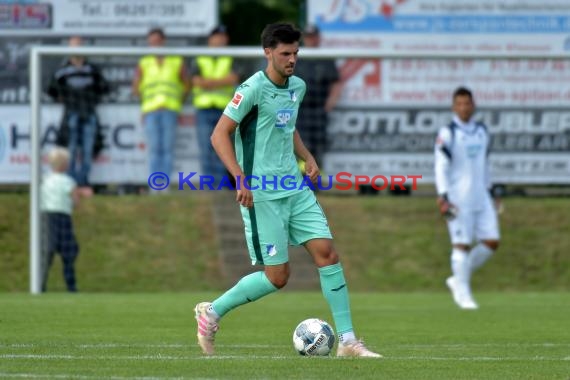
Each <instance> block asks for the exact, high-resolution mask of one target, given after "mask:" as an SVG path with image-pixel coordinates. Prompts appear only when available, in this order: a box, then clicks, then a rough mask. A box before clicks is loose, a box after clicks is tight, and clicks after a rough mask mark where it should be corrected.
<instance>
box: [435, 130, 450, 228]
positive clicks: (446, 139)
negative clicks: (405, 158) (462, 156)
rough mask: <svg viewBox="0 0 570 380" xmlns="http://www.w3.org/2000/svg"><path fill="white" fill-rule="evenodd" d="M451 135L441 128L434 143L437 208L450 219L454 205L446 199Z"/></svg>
mask: <svg viewBox="0 0 570 380" xmlns="http://www.w3.org/2000/svg"><path fill="white" fill-rule="evenodd" d="M450 143H451V134H450V132H449V130H448V129H446V128H442V129H441V130H440V131H439V133H438V136H437V138H436V141H435V148H434V155H435V161H434V164H435V165H434V169H435V187H436V191H437V201H436V202H437V206H438V207H439V212H440V213H441V215H443V216H444V217H452V216H453V215H452V214H453V210H454V207H455V206H454V205H453V204H451V203H450V202H449V199H448V197H447V194H448V191H449V172H450V167H451V158H452V157H451V144H450Z"/></svg>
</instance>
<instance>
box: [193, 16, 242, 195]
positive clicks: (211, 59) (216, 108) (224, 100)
mask: <svg viewBox="0 0 570 380" xmlns="http://www.w3.org/2000/svg"><path fill="white" fill-rule="evenodd" d="M228 43H229V34H228V31H227V29H226V27H225V26H224V25H219V26H217V27H216V28H214V29H213V30H212V31H211V32H210V35H209V36H208V46H209V47H212V48H221V47H224V46H227V45H228ZM191 72H192V95H193V101H192V103H193V104H194V107H195V108H196V129H197V132H198V144H199V145H200V162H201V168H202V170H201V174H202V175H208V176H213V177H214V179H215V180H214V186H216V185H217V184H219V183H220V180H221V178H222V177H223V176H225V175H227V171H226V168H225V167H224V164H222V162H221V161H220V159H219V158H218V155H217V154H216V152H215V151H214V148H213V147H212V144H211V143H210V136H211V135H212V132H213V131H214V127H215V126H216V124H217V122H218V120H219V119H220V116H222V112H223V111H224V108H225V107H226V105H227V104H228V103H229V102H230V101H231V99H232V97H233V94H234V91H235V87H236V86H237V84H238V82H239V75H238V74H237V73H236V70H235V67H234V60H233V58H232V57H228V56H199V57H196V60H195V62H194V64H193V67H192V70H191Z"/></svg>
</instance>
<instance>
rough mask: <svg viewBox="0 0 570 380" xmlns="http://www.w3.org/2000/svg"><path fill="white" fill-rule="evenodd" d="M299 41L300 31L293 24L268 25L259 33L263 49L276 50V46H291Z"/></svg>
mask: <svg viewBox="0 0 570 380" xmlns="http://www.w3.org/2000/svg"><path fill="white" fill-rule="evenodd" d="M299 40H301V31H300V30H299V29H297V28H296V27H295V26H294V25H293V24H289V23H274V24H268V25H267V26H265V28H264V29H263V32H261V46H263V48H272V49H274V48H276V47H277V45H278V44H280V43H282V44H292V43H294V42H299Z"/></svg>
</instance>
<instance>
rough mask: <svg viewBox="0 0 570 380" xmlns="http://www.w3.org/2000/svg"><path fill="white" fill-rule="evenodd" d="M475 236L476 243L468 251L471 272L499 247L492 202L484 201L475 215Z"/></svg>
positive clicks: (497, 229)
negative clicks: (480, 209)
mask: <svg viewBox="0 0 570 380" xmlns="http://www.w3.org/2000/svg"><path fill="white" fill-rule="evenodd" d="M475 238H476V240H477V241H478V243H477V245H475V247H473V249H471V252H469V269H470V271H471V273H473V272H474V271H476V270H477V269H479V268H480V267H482V266H483V264H485V262H487V260H489V258H490V257H491V256H492V255H493V253H495V251H496V250H497V248H499V239H500V233H499V222H498V217H497V212H496V210H495V208H494V207H493V205H492V202H488V203H486V205H485V207H484V209H483V210H482V211H480V212H479V213H477V215H476V220H475Z"/></svg>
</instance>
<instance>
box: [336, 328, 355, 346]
mask: <svg viewBox="0 0 570 380" xmlns="http://www.w3.org/2000/svg"><path fill="white" fill-rule="evenodd" d="M355 340H356V336H355V335H354V331H348V332H345V333H342V334H338V342H339V343H340V344H347V343H349V342H352V341H355Z"/></svg>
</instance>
